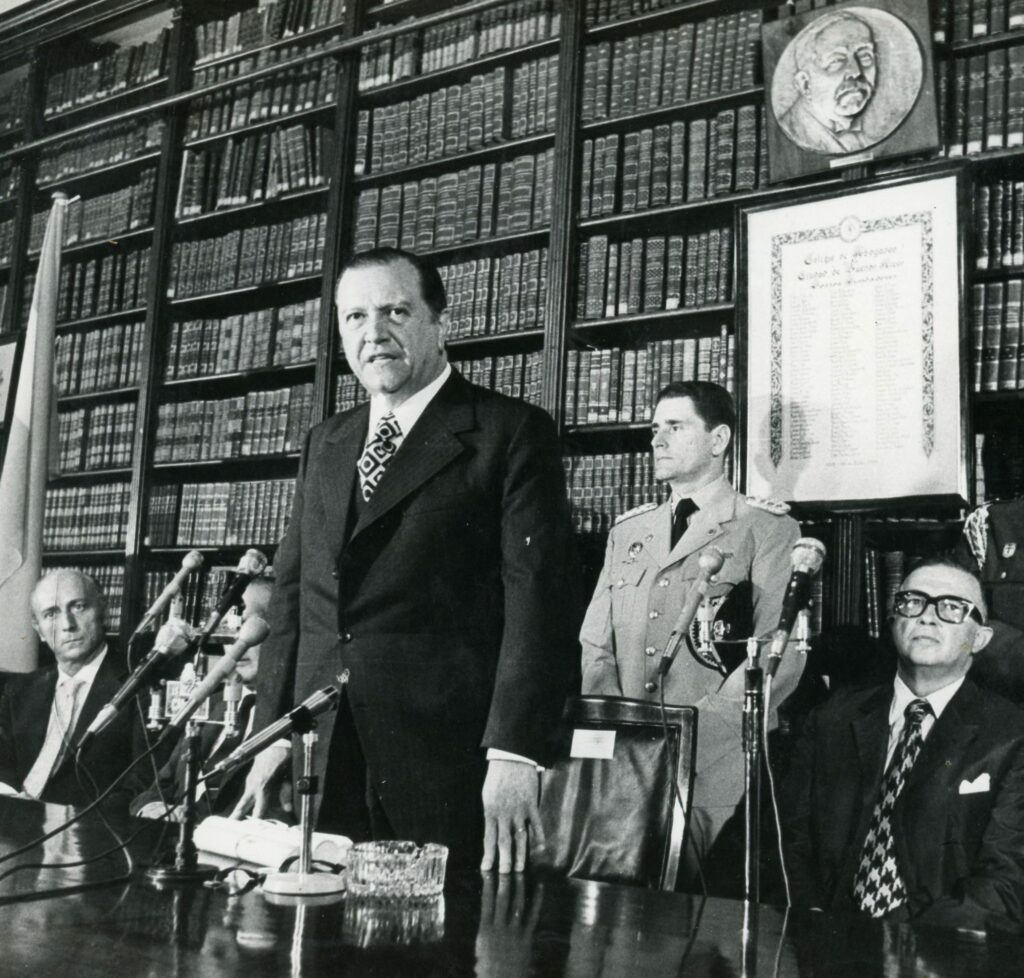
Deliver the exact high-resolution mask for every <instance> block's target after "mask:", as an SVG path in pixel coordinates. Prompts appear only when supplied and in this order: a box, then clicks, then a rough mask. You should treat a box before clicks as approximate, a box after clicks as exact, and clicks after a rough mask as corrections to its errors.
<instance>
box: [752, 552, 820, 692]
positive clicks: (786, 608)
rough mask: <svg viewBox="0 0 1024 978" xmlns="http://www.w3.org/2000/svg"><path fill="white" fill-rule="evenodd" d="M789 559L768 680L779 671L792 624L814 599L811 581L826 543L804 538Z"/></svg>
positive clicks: (770, 656) (774, 635)
mask: <svg viewBox="0 0 1024 978" xmlns="http://www.w3.org/2000/svg"><path fill="white" fill-rule="evenodd" d="M790 560H791V561H792V564H793V572H792V573H791V574H790V575H789V583H788V584H787V585H786V594H785V596H784V597H783V599H782V611H781V612H780V614H779V624H778V625H777V626H776V628H775V630H774V631H773V632H772V634H771V647H770V648H769V650H768V664H767V665H766V667H765V675H766V676H769V677H770V676H774V675H775V673H776V672H777V671H778V668H779V663H780V662H782V655H783V653H784V652H785V651H786V643H787V642H789V633H790V632H792V631H793V625H794V624H795V623H796V619H797V616H798V615H799V614H800V611H801V609H803V608H806V607H807V602H808V601H810V599H811V582H812V581H813V580H814V575H815V574H817V573H818V571H820V570H821V565H822V563H823V562H824V560H825V544H823V543H822V542H821V541H820V540H815V539H814V537H801V538H800V539H799V540H797V542H796V543H795V544H794V546H793V552H792V553H791V554H790Z"/></svg>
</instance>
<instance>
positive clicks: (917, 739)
mask: <svg viewBox="0 0 1024 978" xmlns="http://www.w3.org/2000/svg"><path fill="white" fill-rule="evenodd" d="M931 712H932V708H931V706H929V704H928V702H927V700H921V699H917V700H911V702H910V703H908V704H907V708H906V710H905V711H904V717H905V718H906V721H905V723H904V725H903V732H902V733H901V734H900V739H899V743H898V744H897V745H896V751H895V753H894V754H893V758H892V763H891V764H890V765H889V770H888V771H886V773H885V777H884V778H882V791H881V795H880V797H879V799H878V801H877V802H876V803H875V809H874V811H873V812H872V813H871V826H870V828H869V829H868V835H867V838H866V839H865V840H864V848H863V849H861V853H860V865H859V866H858V867H857V875H856V876H855V877H854V881H853V896H854V899H855V900H856V902H857V906H858V907H860V909H861V910H863V911H864V912H865V913H869V914H871V916H872V917H884V916H885V915H886V914H887V913H889V912H890V911H891V910H895V909H896V908H897V907H899V906H900V905H901V904H903V903H904V901H905V900H906V899H907V891H906V887H905V886H904V884H903V879H902V877H901V876H900V872H899V867H898V866H897V865H896V846H895V844H894V842H893V837H892V813H893V810H894V809H895V807H896V799H897V798H899V796H900V792H901V791H903V785H904V784H905V783H906V780H907V775H908V774H909V773H910V769H911V768H912V767H913V766H914V762H915V761H916V760H917V755H918V754H919V753H920V752H921V745H922V744H923V743H924V737H923V735H922V733H921V724H922V722H923V721H924V718H925V717H926V716H928V715H929V714H930V713H931Z"/></svg>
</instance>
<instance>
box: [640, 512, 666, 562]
mask: <svg viewBox="0 0 1024 978" xmlns="http://www.w3.org/2000/svg"><path fill="white" fill-rule="evenodd" d="M639 519H640V520H643V529H644V530H646V531H647V532H648V533H650V534H651V539H650V540H645V541H644V542H645V544H646V546H647V549H648V551H649V552H650V555H651V557H652V558H653V559H654V562H655V563H656V564H657V565H658V567H664V566H665V565H666V564H668V563H669V556H668V555H669V546H668V542H669V540H670V539H671V538H672V501H671V500H670V499H666V500H665V502H663V503H662V504H661V505H660V506H659V507H658V508H657V509H652V510H651V511H650V512H649V513H644V514H643V515H642V516H640V517H639ZM644 535H645V536H646V534H644Z"/></svg>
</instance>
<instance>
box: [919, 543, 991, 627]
mask: <svg viewBox="0 0 1024 978" xmlns="http://www.w3.org/2000/svg"><path fill="white" fill-rule="evenodd" d="M929 567H947V568H949V569H950V570H955V571H960V573H961V574H966V575H967V576H968V577H970V578H971V579H972V580H974V582H975V583H976V584H977V585H978V593H979V594H980V595H981V603H980V605H979V608H978V610H979V611H981V617H982V618H984V619H985V621H988V607H987V605H986V604H985V588H984V585H983V584H982V582H981V578H980V577H979V576H978V569H977V568H976V567H975V566H974V565H973V564H970V563H968V562H967V561H965V560H963V559H962V558H961V557H958V556H957V555H956V554H955V553H952V552H951V551H942V552H940V553H934V554H929V555H927V556H925V557H922V558H921V559H920V560H919V561H918V562H917V563H916V564H914V566H913V567H911V568H910V570H908V571H907V573H906V574H904V575H903V580H902V581H900V590H903V589H904V587H905V585H906V583H907V578H908V577H910V575H911V574H913V573H914V572H915V571H919V570H925V569H927V568H929Z"/></svg>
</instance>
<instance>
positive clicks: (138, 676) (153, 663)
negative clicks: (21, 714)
mask: <svg viewBox="0 0 1024 978" xmlns="http://www.w3.org/2000/svg"><path fill="white" fill-rule="evenodd" d="M192 631H193V630H192V626H191V625H188V624H186V623H185V622H183V621H182V620H181V619H180V618H172V619H171V620H170V621H168V622H167V623H166V624H165V625H164V626H163V627H162V628H161V629H160V631H159V632H157V636H156V643H155V644H154V645H153V651H152V652H150V653H149V655H147V656H146V658H145V659H144V660H143V661H142V662H140V663H139V665H138V666H136V668H135V671H134V672H133V673H132V674H131V675H130V676H129V677H128V678H127V679H126V680H125V681H124V682H123V683H122V684H121V688H120V689H119V690H118V691H117V692H116V693H115V694H114V696H113V698H112V699H111V701H110V702H109V703H108V704H107V705H106V706H104V707H103V709H101V710H100V712H99V713H97V714H96V717H95V719H94V720H93V721H92V723H91V724H89V729H88V730H86V731H85V733H84V734H83V735H82V739H81V740H80V741H79V742H78V749H79V750H80V751H81V750H84V749H85V747H86V745H87V744H88V743H89V741H90V740H92V739H93V737H95V736H96V735H97V734H98V733H102V731H104V730H105V729H106V728H107V727H109V726H110V724H111V723H112V722H113V720H114V717H116V716H117V714H118V713H120V712H121V710H122V708H123V707H124V705H125V704H126V703H129V702H130V701H131V700H132V698H133V697H134V696H135V694H136V693H137V692H139V690H140V689H143V688H144V687H145V686H148V685H149V681H150V678H151V677H152V675H153V673H154V672H155V671H156V670H157V669H158V668H159V667H160V666H162V665H163V664H164V663H165V662H166V661H167V660H169V659H173V658H174V657H175V656H176V655H181V653H182V652H184V651H185V650H186V649H188V648H190V647H191V645H192Z"/></svg>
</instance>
